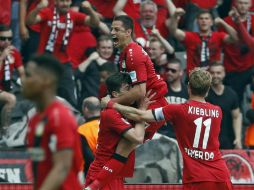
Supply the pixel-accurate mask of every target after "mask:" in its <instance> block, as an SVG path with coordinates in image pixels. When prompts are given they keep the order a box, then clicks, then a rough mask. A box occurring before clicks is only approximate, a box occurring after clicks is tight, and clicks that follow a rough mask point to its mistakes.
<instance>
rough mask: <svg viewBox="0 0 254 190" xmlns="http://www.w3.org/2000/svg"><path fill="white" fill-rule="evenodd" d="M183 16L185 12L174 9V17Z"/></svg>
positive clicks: (180, 9)
mask: <svg viewBox="0 0 254 190" xmlns="http://www.w3.org/2000/svg"><path fill="white" fill-rule="evenodd" d="M184 14H185V10H183V9H182V8H176V10H175V13H174V16H175V17H177V18H178V17H181V16H183V15H184Z"/></svg>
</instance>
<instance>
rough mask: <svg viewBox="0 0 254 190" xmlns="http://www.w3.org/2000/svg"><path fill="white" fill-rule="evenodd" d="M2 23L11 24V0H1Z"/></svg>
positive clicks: (0, 13) (0, 14)
mask: <svg viewBox="0 0 254 190" xmlns="http://www.w3.org/2000/svg"><path fill="white" fill-rule="evenodd" d="M0 4H1V6H0V24H4V25H7V26H10V24H11V0H0Z"/></svg>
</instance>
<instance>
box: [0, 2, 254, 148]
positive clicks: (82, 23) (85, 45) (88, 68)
mask: <svg viewBox="0 0 254 190" xmlns="http://www.w3.org/2000/svg"><path fill="white" fill-rule="evenodd" d="M0 4H1V6H0V81H1V82H0V89H1V90H0V104H1V128H0V134H1V138H2V139H3V138H7V137H8V136H11V134H10V132H13V130H8V128H9V127H10V126H11V125H13V124H15V123H16V122H18V121H20V120H22V119H23V116H24V115H27V113H28V111H29V110H31V108H32V107H33V105H32V104H31V103H30V102H28V101H26V100H24V99H23V98H22V96H21V94H20V88H22V84H21V82H20V77H22V75H24V74H25V73H24V67H25V66H26V62H27V61H28V60H29V58H30V57H31V56H32V55H33V54H35V53H43V52H48V53H51V54H53V55H54V56H56V57H57V58H58V59H59V60H60V62H61V63H62V64H63V65H64V74H63V78H62V80H61V81H60V84H59V89H58V95H59V97H62V98H64V99H65V100H66V101H67V102H69V104H70V106H72V108H73V110H74V111H75V112H76V113H80V115H81V117H80V118H81V119H80V124H83V123H84V122H85V121H86V120H89V117H87V116H86V114H85V113H86V112H89V108H90V109H92V111H93V109H95V108H96V111H98V101H96V100H94V98H89V97H91V96H93V97H96V98H98V99H100V98H102V97H104V96H105V95H107V89H106V87H105V80H106V78H107V77H108V76H110V75H111V74H113V73H114V72H117V71H118V61H119V55H120V52H119V50H116V49H115V48H114V43H115V42H117V40H119V39H116V38H112V37H111V35H110V33H111V29H110V28H111V23H112V20H113V18H114V16H118V15H122V14H124V15H125V14H127V15H129V16H130V17H131V18H132V19H133V21H134V23H135V27H134V29H135V33H134V36H133V38H134V39H135V41H136V42H137V43H139V44H140V45H141V46H142V47H143V48H144V50H145V51H146V52H147V53H148V54H149V56H150V58H151V59H152V61H153V63H154V67H155V69H156V71H157V74H158V75H160V77H162V78H163V79H164V80H165V81H166V82H167V84H168V93H167V96H166V98H167V101H168V102H169V103H183V102H185V101H187V99H188V92H187V82H188V73H189V71H190V70H192V69H193V68H194V67H203V68H204V69H207V70H209V71H210V73H211V74H212V76H213V85H212V88H211V89H210V92H209V94H208V96H207V101H208V102H211V103H213V104H216V105H219V106H220V107H221V108H222V111H223V120H222V127H221V134H220V143H221V148H222V149H234V148H237V149H241V148H253V147H254V96H251V94H252V89H253V90H254V88H253V87H254V80H253V79H254V73H253V66H254V52H253V48H254V47H251V44H249V43H248V41H246V40H245V39H246V35H248V37H252V38H253V37H254V15H253V14H254V12H253V11H254V1H253V0H209V1H205V0H153V1H152V0H86V1H81V0H72V1H71V0H0ZM232 10H233V11H232ZM232 12H234V13H232ZM235 12H237V14H236V13H235ZM52 18H53V19H52ZM49 26H50V27H49ZM245 32H246V33H245ZM246 87H248V88H247V89H249V91H246ZM246 92H248V93H249V99H248V100H247V103H246V96H245V95H244V94H246ZM87 98H88V99H87ZM84 99H85V101H84ZM251 101H252V104H251ZM94 104H95V105H94ZM89 106H90V107H89ZM91 117H96V118H97V117H99V115H98V113H97V112H96V115H95V116H93V115H92V114H91ZM169 126H171V124H170V123H167V125H165V126H164V127H162V128H161V129H160V130H159V133H161V134H164V135H166V136H168V137H172V138H175V135H174V132H173V130H172V127H169Z"/></svg>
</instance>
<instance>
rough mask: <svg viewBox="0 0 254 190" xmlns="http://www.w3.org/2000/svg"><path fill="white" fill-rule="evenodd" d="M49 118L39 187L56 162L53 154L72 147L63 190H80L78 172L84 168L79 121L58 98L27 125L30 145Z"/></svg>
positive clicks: (46, 126)
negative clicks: (70, 163) (71, 156)
mask: <svg viewBox="0 0 254 190" xmlns="http://www.w3.org/2000/svg"><path fill="white" fill-rule="evenodd" d="M43 118H47V121H46V124H45V126H44V133H43V135H42V138H41V143H40V148H41V149H42V150H43V151H44V156H45V158H44V160H43V161H41V162H39V163H38V169H37V170H38V174H37V185H38V186H37V188H38V189H39V188H40V186H41V185H42V183H43V181H44V180H45V178H46V176H47V175H48V173H49V172H50V170H51V168H52V165H53V158H52V156H53V153H54V152H56V151H60V150H63V149H72V150H73V161H72V167H71V170H70V172H69V174H68V176H67V177H66V179H65V181H64V182H63V184H62V185H61V188H60V189H61V190H66V189H74V190H80V189H81V184H80V182H79V181H78V173H79V172H80V171H81V170H82V163H83V157H82V153H81V147H80V138H79V135H78V133H77V127H78V126H77V123H76V120H75V118H74V116H73V115H72V113H71V112H70V110H68V108H66V106H65V105H63V104H62V103H60V102H58V101H54V102H53V103H51V104H50V105H49V106H48V107H47V108H46V110H45V111H44V112H42V113H36V114H35V115H34V116H33V118H32V119H31V120H30V122H29V125H28V133H27V142H28V147H29V148H33V147H34V143H35V133H36V132H38V126H40V124H39V123H41V121H42V120H43Z"/></svg>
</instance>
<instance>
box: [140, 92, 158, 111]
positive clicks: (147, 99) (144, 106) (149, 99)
mask: <svg viewBox="0 0 254 190" xmlns="http://www.w3.org/2000/svg"><path fill="white" fill-rule="evenodd" d="M151 93H152V90H149V91H148V92H147V93H146V96H145V97H144V98H143V99H142V100H141V101H140V103H139V109H141V110H147V108H148V106H149V105H150V104H152V103H154V102H155V100H152V99H153V97H154V96H155V95H156V92H155V93H153V94H151Z"/></svg>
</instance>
